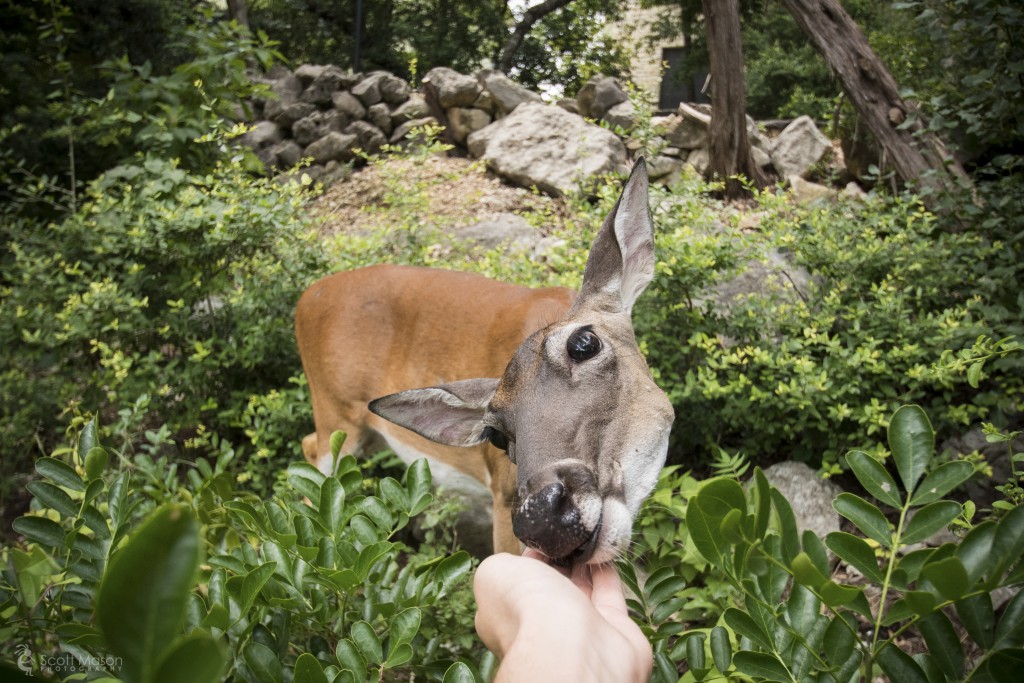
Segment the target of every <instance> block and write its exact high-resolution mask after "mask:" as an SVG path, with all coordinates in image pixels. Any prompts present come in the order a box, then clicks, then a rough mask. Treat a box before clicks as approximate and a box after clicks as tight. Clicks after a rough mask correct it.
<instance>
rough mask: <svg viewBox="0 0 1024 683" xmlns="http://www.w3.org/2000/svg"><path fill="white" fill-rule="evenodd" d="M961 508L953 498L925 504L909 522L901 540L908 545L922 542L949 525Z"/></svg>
mask: <svg viewBox="0 0 1024 683" xmlns="http://www.w3.org/2000/svg"><path fill="white" fill-rule="evenodd" d="M960 510H961V507H960V504H959V503H955V502H953V501H951V500H940V501H938V502H935V503H931V504H930V505H926V506H924V507H923V508H921V509H920V510H918V511H917V513H916V514H915V515H914V516H913V517H912V518H911V519H910V521H909V522H908V523H907V526H906V528H905V529H904V530H903V536H902V538H900V542H901V543H904V544H907V545H910V544H911V543H920V542H921V541H923V540H925V539H927V538H929V537H931V536H932V535H933V534H934V533H936V532H937V531H941V530H942V529H945V528H946V527H947V526H949V524H950V522H952V521H953V520H954V519H956V518H957V516H958V515H959V514H960Z"/></svg>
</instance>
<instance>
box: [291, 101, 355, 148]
mask: <svg viewBox="0 0 1024 683" xmlns="http://www.w3.org/2000/svg"><path fill="white" fill-rule="evenodd" d="M348 123H349V121H348V119H347V118H346V117H345V115H344V114H342V113H341V112H340V111H335V110H331V111H317V112H314V113H312V114H310V115H309V116H307V117H305V118H303V119H299V120H298V121H296V122H295V125H294V126H292V137H293V138H295V141H296V142H297V143H299V144H300V145H308V144H310V143H311V142H313V141H314V140H317V139H319V138H322V137H323V136H325V135H327V134H328V133H330V132H332V131H333V132H341V131H342V130H343V129H344V128H345V126H347V125H348Z"/></svg>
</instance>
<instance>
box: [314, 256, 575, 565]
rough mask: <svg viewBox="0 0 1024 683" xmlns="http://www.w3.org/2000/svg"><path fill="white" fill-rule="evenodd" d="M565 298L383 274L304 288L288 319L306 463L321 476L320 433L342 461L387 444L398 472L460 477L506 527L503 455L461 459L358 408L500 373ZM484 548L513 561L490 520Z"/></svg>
mask: <svg viewBox="0 0 1024 683" xmlns="http://www.w3.org/2000/svg"><path fill="white" fill-rule="evenodd" d="M574 298H575V293H574V292H572V291H571V290H568V289H564V288H549V289H530V288H528V287H520V286H516V285H510V284H506V283H502V282H496V281H494V280H489V279H487V278H484V277H482V276H479V275H474V274H470V273H458V272H452V271H446V270H437V269H431V268H417V267H411V266H394V265H378V266H369V267H366V268H360V269H357V270H352V271H346V272H341V273H335V274H333V275H329V276H327V277H325V278H323V279H321V280H319V281H318V282H316V283H314V284H313V285H312V286H311V287H310V288H309V289H308V290H307V291H306V292H305V293H304V294H303V296H302V298H301V299H300V300H299V303H298V306H297V308H296V312H295V336H296V340H297V342H298V346H299V354H300V355H301V357H302V364H303V368H304V370H305V372H306V377H307V379H308V381H309V389H310V394H311V396H312V401H313V418H314V421H315V424H316V433H315V434H311V435H309V436H308V437H306V439H304V441H303V450H304V452H305V455H306V459H307V460H309V461H310V462H311V463H312V464H314V465H316V466H317V467H318V468H320V469H321V470H322V471H325V472H326V471H327V470H329V468H330V467H331V464H332V463H331V457H330V446H329V440H330V435H331V432H333V431H335V430H339V429H340V430H342V431H344V432H346V433H347V434H348V438H347V439H346V441H345V445H344V447H343V449H342V450H343V452H345V453H354V454H358V453H360V452H364V453H373V452H374V450H375V449H380V448H383V447H385V446H386V447H388V448H391V449H392V450H393V451H395V453H396V454H398V455H399V457H401V458H402V459H403V460H404V461H405V462H406V463H407V464H408V463H411V462H412V461H414V460H416V459H417V458H421V457H427V458H429V459H430V460H431V464H432V468H433V469H434V475H435V479H436V480H439V481H442V482H443V481H445V479H446V476H447V478H448V479H449V480H451V478H452V477H453V476H457V474H456V472H462V473H464V474H466V475H469V476H470V477H472V478H473V479H475V480H476V481H478V482H480V484H481V485H483V486H484V487H486V488H487V489H488V490H489V491H490V493H491V495H492V497H493V500H494V511H493V512H494V520H510V519H511V513H510V511H509V504H510V500H511V497H512V493H513V489H514V472H510V470H512V469H513V468H512V465H511V463H509V461H508V458H507V457H506V455H505V454H504V453H503V452H501V451H500V450H498V449H497V448H495V447H493V446H491V445H490V444H488V443H482V444H479V445H477V446H474V447H473V448H471V449H466V448H456V447H452V446H445V445H442V444H438V443H435V442H433V441H429V440H427V439H425V438H423V437H422V436H420V435H418V434H416V433H414V432H411V431H409V430H407V429H403V428H401V427H399V426H397V425H395V424H393V423H391V422H388V421H387V420H384V419H383V418H380V417H378V416H377V415H374V414H373V413H371V412H370V410H369V408H368V404H369V403H370V401H372V400H373V399H375V398H379V397H381V396H384V395H385V394H392V393H396V392H399V391H402V390H404V389H409V388H413V387H422V386H427V385H431V384H443V383H446V382H453V381H457V380H464V379H469V378H473V377H489V376H496V375H500V374H501V373H502V372H503V371H504V369H505V366H506V365H507V364H508V360H509V358H511V357H512V354H514V353H515V351H516V349H517V348H518V347H519V345H520V344H521V343H522V341H523V340H524V339H526V338H527V337H528V336H530V335H531V334H533V333H534V332H536V331H537V330H539V329H541V328H543V327H545V326H547V325H548V324H550V323H551V322H553V321H555V320H558V319H559V318H560V317H561V316H562V315H563V313H564V312H565V311H566V310H567V309H568V308H569V306H570V304H571V303H572V301H573V299H574ZM452 470H454V471H452ZM460 485H461V486H464V485H465V482H460V483H457V484H455V487H456V488H458V487H459V486H460ZM493 541H494V548H495V550H496V551H506V552H519V542H518V541H517V540H516V539H515V536H513V534H512V529H511V526H510V522H506V523H504V524H502V523H500V522H498V521H495V524H494V532H493Z"/></svg>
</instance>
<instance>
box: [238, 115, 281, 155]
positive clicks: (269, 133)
mask: <svg viewBox="0 0 1024 683" xmlns="http://www.w3.org/2000/svg"><path fill="white" fill-rule="evenodd" d="M280 140H281V127H280V126H278V125H277V124H276V123H274V122H272V121H260V122H259V123H257V124H256V125H255V126H254V127H253V129H252V130H250V131H249V132H248V133H246V134H245V135H243V136H242V142H243V143H245V144H246V145H248V146H250V147H252V148H253V149H263V148H264V147H270V146H271V145H273V144H274V143H276V142H279V141H280Z"/></svg>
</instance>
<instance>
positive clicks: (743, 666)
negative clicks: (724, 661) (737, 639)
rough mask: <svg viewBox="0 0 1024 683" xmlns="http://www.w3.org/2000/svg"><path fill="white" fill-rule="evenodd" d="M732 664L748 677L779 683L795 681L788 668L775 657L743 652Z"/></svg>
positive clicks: (738, 654)
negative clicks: (777, 682)
mask: <svg viewBox="0 0 1024 683" xmlns="http://www.w3.org/2000/svg"><path fill="white" fill-rule="evenodd" d="M732 663H733V666H735V667H736V670H737V671H739V672H740V673H742V674H746V675H747V676H755V677H758V678H763V679H765V680H767V681H779V683H790V681H792V680H793V677H792V676H791V675H790V673H789V670H788V669H787V668H786V666H785V665H784V664H783V663H782V662H781V661H779V658H778V657H776V656H774V655H769V654H765V653H763V652H748V651H746V650H742V651H740V652H737V653H736V656H734V657H733V658H732Z"/></svg>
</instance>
